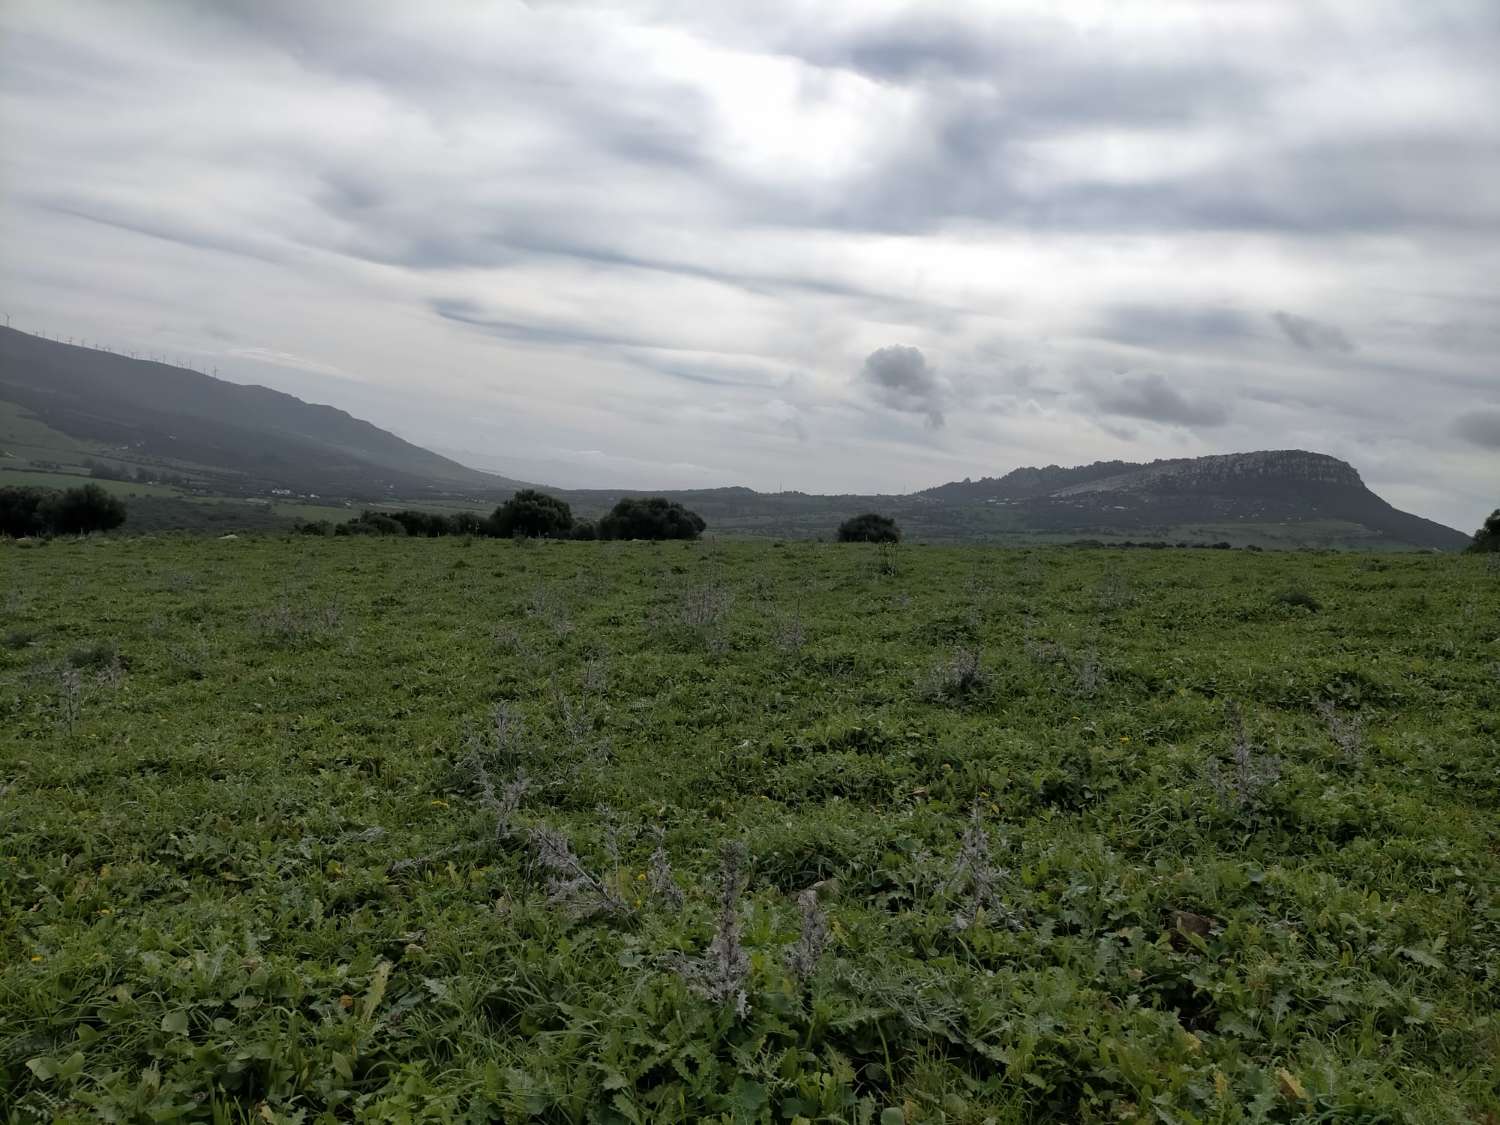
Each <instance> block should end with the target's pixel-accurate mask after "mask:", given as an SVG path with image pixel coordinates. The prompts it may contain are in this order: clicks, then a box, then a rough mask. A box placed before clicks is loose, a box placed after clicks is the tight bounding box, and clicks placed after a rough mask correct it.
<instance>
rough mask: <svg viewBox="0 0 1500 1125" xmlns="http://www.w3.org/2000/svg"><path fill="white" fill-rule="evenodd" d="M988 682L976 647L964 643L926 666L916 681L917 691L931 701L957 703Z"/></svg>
mask: <svg viewBox="0 0 1500 1125" xmlns="http://www.w3.org/2000/svg"><path fill="white" fill-rule="evenodd" d="M990 685H991V678H990V675H989V673H988V672H987V671H986V670H985V667H984V659H983V657H982V656H981V654H980V651H979V649H978V648H977V647H974V646H964V647H961V648H959V649H957V650H955V651H954V653H953V655H952V656H949V657H948V658H946V659H942V660H938V661H936V662H935V663H934V664H933V665H932V667H931V668H929V669H928V672H927V675H926V676H925V677H924V678H923V679H922V681H921V683H920V685H919V693H920V695H921V697H922V698H923V699H926V700H929V701H931V702H935V703H944V702H947V703H957V702H963V701H965V700H969V699H973V698H975V697H976V696H979V695H982V694H984V693H985V692H987V691H988V690H989V688H990Z"/></svg>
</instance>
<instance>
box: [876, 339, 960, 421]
mask: <svg viewBox="0 0 1500 1125" xmlns="http://www.w3.org/2000/svg"><path fill="white" fill-rule="evenodd" d="M860 379H861V380H862V381H863V383H864V384H865V386H867V387H868V388H869V389H870V390H871V392H872V393H873V394H874V396H875V398H876V400H877V401H878V402H881V403H883V404H884V405H886V406H888V407H890V408H891V409H892V410H900V411H904V412H906V413H909V414H921V415H924V416H925V417H926V419H927V424H928V425H929V426H931V427H933V428H934V429H937V428H939V427H941V426H942V425H943V421H944V419H943V401H944V398H945V397H946V390H945V388H944V387H943V385H942V383H941V381H940V380H939V379H938V375H937V372H936V371H934V370H933V369H932V368H931V367H929V366H928V364H927V357H926V356H924V355H923V354H922V353H921V351H920V350H919V349H917V348H911V347H905V346H903V345H900V344H893V345H891V346H889V347H884V348H877V349H876V350H875V351H873V352H871V353H870V354H869V355H867V356H866V357H865V362H864V366H863V367H861V368H860Z"/></svg>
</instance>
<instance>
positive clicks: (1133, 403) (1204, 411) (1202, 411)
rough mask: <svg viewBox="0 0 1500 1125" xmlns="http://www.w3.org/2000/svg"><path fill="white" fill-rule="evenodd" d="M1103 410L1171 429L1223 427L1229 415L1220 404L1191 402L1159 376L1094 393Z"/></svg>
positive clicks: (1128, 379) (1131, 378) (1124, 380)
mask: <svg viewBox="0 0 1500 1125" xmlns="http://www.w3.org/2000/svg"><path fill="white" fill-rule="evenodd" d="M1093 400H1094V403H1095V405H1097V406H1098V407H1099V409H1101V410H1104V411H1106V412H1107V413H1110V414H1119V415H1123V416H1125V417H1127V418H1140V419H1142V420H1144V421H1147V422H1161V423H1164V424H1166V425H1171V426H1222V425H1223V424H1224V423H1225V422H1227V421H1228V420H1229V411H1228V410H1227V409H1225V407H1224V406H1223V405H1221V404H1220V403H1217V402H1208V401H1202V400H1197V399H1189V398H1187V397H1186V396H1184V395H1183V394H1181V393H1180V392H1179V391H1177V390H1176V389H1175V388H1173V387H1172V385H1171V384H1170V383H1168V382H1167V380H1166V379H1165V378H1164V377H1163V376H1161V375H1158V374H1155V373H1151V374H1145V375H1125V376H1121V377H1120V378H1119V379H1118V380H1116V381H1115V382H1113V383H1112V384H1110V385H1109V386H1107V387H1102V388H1098V389H1096V390H1095V391H1094V394H1093Z"/></svg>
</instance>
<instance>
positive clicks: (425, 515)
mask: <svg viewBox="0 0 1500 1125" xmlns="http://www.w3.org/2000/svg"><path fill="white" fill-rule="evenodd" d="M372 514H379V515H383V516H386V517H388V518H390V519H393V520H395V521H396V522H397V523H399V524H400V525H401V526H402V527H403V528H404V529H405V531H406V534H408V535H415V536H418V537H422V538H427V539H436V538H438V537H439V536H442V535H451V534H452V533H453V524H452V523H451V522H450V521H449V519H448V517H447V516H445V515H443V514H442V513H440V512H419V511H417V510H416V509H415V508H403V509H402V510H401V511H399V512H380V513H372V512H368V511H367V512H365V513H364V514H363V515H362V516H361V517H360V518H361V519H369V517H370V516H371V515H372Z"/></svg>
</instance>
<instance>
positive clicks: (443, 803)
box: [430, 801, 448, 809]
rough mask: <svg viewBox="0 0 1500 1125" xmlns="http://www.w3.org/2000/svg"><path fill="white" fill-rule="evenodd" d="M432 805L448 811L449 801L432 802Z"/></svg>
mask: <svg viewBox="0 0 1500 1125" xmlns="http://www.w3.org/2000/svg"><path fill="white" fill-rule="evenodd" d="M430 803H431V805H432V807H433V808H435V809H446V808H447V807H448V802H447V801H432V802H430Z"/></svg>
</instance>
